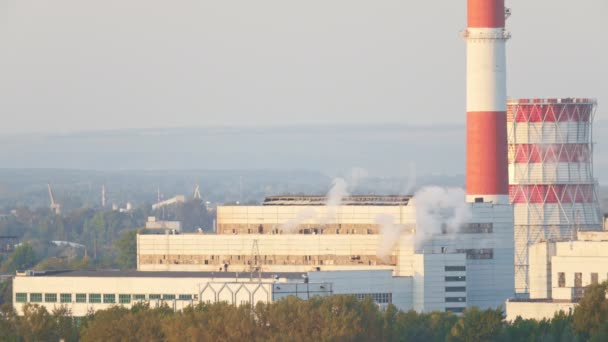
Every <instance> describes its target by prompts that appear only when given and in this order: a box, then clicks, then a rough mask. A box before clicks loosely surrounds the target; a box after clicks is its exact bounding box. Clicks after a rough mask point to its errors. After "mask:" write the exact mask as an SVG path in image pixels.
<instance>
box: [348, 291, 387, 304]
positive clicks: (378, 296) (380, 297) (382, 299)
mask: <svg viewBox="0 0 608 342" xmlns="http://www.w3.org/2000/svg"><path fill="white" fill-rule="evenodd" d="M355 298H357V299H358V300H364V299H365V298H372V299H373V300H374V302H376V304H390V303H392V302H393V294H392V293H355Z"/></svg>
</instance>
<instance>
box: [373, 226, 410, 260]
mask: <svg viewBox="0 0 608 342" xmlns="http://www.w3.org/2000/svg"><path fill="white" fill-rule="evenodd" d="M375 222H376V224H379V225H380V241H378V249H377V250H376V255H377V256H378V257H379V258H380V259H382V260H383V261H385V262H388V261H389V260H388V258H389V256H390V255H391V253H392V252H393V250H394V249H395V247H396V246H397V244H398V242H399V240H400V239H402V238H403V237H402V236H401V235H402V234H403V233H404V232H405V231H406V226H405V225H403V224H395V217H394V216H393V215H390V214H379V215H378V216H376V218H375Z"/></svg>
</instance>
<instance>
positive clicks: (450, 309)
mask: <svg viewBox="0 0 608 342" xmlns="http://www.w3.org/2000/svg"><path fill="white" fill-rule="evenodd" d="M464 309H465V308H445V312H454V313H462V312H464Z"/></svg>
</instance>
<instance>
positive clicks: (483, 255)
mask: <svg viewBox="0 0 608 342" xmlns="http://www.w3.org/2000/svg"><path fill="white" fill-rule="evenodd" d="M456 253H465V254H466V255H467V259H473V260H482V259H494V250H493V249H492V248H480V249H457V250H456Z"/></svg>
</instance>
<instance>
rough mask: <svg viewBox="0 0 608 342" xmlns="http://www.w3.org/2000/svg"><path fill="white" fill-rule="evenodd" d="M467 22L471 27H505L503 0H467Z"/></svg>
mask: <svg viewBox="0 0 608 342" xmlns="http://www.w3.org/2000/svg"><path fill="white" fill-rule="evenodd" d="M468 1H469V2H468V16H467V18H468V24H467V26H468V27H469V28H471V27H486V28H497V27H505V1H504V0H468Z"/></svg>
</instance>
